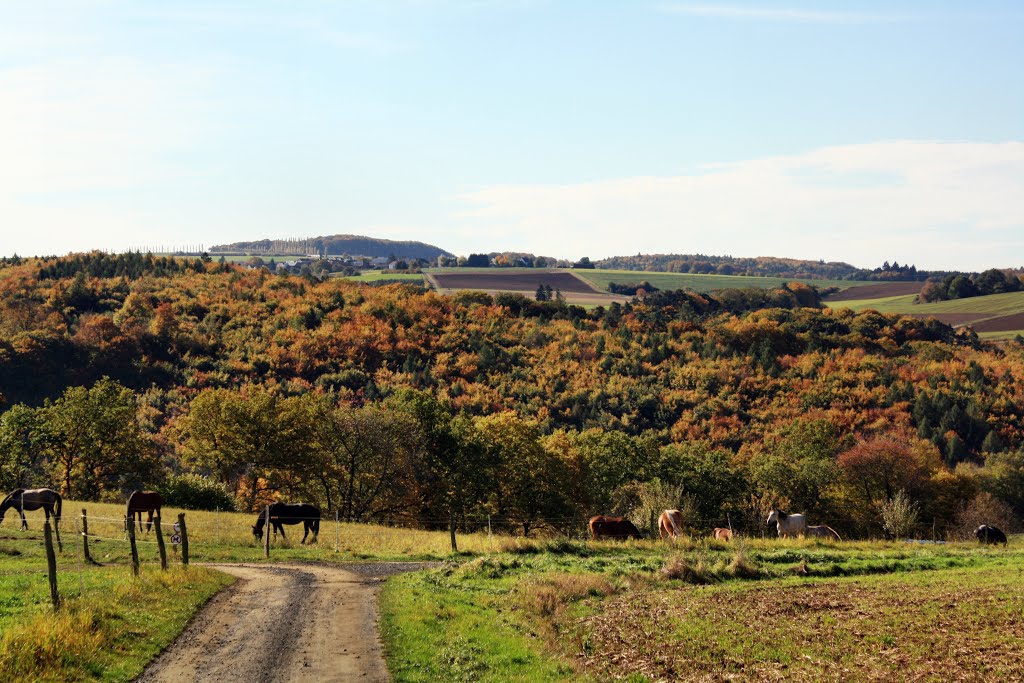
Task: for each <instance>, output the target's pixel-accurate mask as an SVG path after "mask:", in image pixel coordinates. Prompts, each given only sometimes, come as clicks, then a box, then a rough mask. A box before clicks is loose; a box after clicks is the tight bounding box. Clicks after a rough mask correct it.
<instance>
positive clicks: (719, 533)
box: [713, 526, 732, 541]
mask: <svg viewBox="0 0 1024 683" xmlns="http://www.w3.org/2000/svg"><path fill="white" fill-rule="evenodd" d="M713 535H714V538H715V540H716V541H731V540H732V529H723V528H722V527H718V526H716V527H715V530H714V532H713Z"/></svg>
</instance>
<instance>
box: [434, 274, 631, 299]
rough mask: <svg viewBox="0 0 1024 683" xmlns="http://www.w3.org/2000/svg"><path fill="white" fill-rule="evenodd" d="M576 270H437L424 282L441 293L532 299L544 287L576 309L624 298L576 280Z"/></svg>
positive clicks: (584, 281)
mask: <svg viewBox="0 0 1024 683" xmlns="http://www.w3.org/2000/svg"><path fill="white" fill-rule="evenodd" d="M577 274H578V273H577V272H576V271H569V270H545V269H541V268H444V269H441V268H438V269H432V270H430V271H428V274H427V276H426V277H427V281H428V282H430V283H431V285H432V286H433V287H434V288H435V289H437V291H439V292H441V293H443V294H453V293H455V292H458V291H462V290H478V291H482V292H488V293H490V294H497V293H500V292H512V293H516V294H522V295H523V296H526V297H528V298H531V299H532V298H533V297H534V296H535V295H536V293H537V288H538V287H540V286H542V285H546V286H548V287H551V289H552V291H558V292H561V293H562V296H564V297H565V300H566V301H567V302H569V303H571V304H577V305H580V306H599V305H600V306H607V305H608V304H610V303H612V302H613V301H619V302H623V301H626V300H627V298H628V297H624V296H621V295H613V294H609V293H608V292H607V291H605V290H602V289H598V288H596V287H594V286H593V285H592V284H591V283H589V282H587V281H586V280H583V279H581V278H579V277H577Z"/></svg>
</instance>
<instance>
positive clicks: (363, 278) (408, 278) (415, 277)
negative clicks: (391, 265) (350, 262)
mask: <svg viewBox="0 0 1024 683" xmlns="http://www.w3.org/2000/svg"><path fill="white" fill-rule="evenodd" d="M332 277H336V278H339V279H342V280H352V281H353V282H380V281H381V280H401V281H403V282H411V283H414V284H423V276H422V275H420V274H419V273H393V272H391V271H388V270H366V271H363V272H362V273H360V274H359V275H341V274H338V275H333V276H332Z"/></svg>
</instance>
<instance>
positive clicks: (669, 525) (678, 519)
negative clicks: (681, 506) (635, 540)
mask: <svg viewBox="0 0 1024 683" xmlns="http://www.w3.org/2000/svg"><path fill="white" fill-rule="evenodd" d="M682 535H683V513H681V512H679V510H665V511H664V512H662V513H661V516H660V517H658V536H660V537H661V539H662V540H665V538H668V539H670V540H675V539H677V538H679V537H680V536H682Z"/></svg>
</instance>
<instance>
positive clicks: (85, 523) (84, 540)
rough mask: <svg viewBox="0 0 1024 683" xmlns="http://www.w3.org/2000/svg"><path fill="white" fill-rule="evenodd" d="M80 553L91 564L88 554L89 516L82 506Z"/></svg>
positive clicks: (90, 557)
mask: <svg viewBox="0 0 1024 683" xmlns="http://www.w3.org/2000/svg"><path fill="white" fill-rule="evenodd" d="M82 554H83V555H84V556H85V561H86V562H88V563H89V564H92V556H91V555H89V517H88V515H87V513H86V511H85V508H82Z"/></svg>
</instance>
